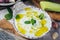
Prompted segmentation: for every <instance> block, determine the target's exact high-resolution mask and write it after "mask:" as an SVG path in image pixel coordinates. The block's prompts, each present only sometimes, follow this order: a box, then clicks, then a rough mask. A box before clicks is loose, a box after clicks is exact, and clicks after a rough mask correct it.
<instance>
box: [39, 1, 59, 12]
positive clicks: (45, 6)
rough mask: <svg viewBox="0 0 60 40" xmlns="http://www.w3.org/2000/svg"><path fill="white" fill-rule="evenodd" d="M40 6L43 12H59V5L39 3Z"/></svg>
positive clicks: (46, 2)
mask: <svg viewBox="0 0 60 40" xmlns="http://www.w3.org/2000/svg"><path fill="white" fill-rule="evenodd" d="M40 5H41V8H42V9H43V10H47V11H55V12H60V4H57V3H53V2H48V1H41V2H40Z"/></svg>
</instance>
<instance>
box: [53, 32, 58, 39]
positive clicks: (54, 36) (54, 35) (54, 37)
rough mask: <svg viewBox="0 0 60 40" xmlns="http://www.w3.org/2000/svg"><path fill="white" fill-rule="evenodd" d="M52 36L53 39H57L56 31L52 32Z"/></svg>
mask: <svg viewBox="0 0 60 40" xmlns="http://www.w3.org/2000/svg"><path fill="white" fill-rule="evenodd" d="M52 38H53V39H54V40H55V39H57V38H58V33H57V32H54V33H53V34H52Z"/></svg>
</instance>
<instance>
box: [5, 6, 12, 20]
mask: <svg viewBox="0 0 60 40" xmlns="http://www.w3.org/2000/svg"><path fill="white" fill-rule="evenodd" d="M7 10H8V12H9V13H8V14H6V15H5V18H6V19H7V20H10V19H12V18H13V11H12V9H11V8H10V7H7Z"/></svg>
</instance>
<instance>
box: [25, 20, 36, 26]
mask: <svg viewBox="0 0 60 40" xmlns="http://www.w3.org/2000/svg"><path fill="white" fill-rule="evenodd" d="M24 23H25V24H30V23H31V24H32V25H34V24H35V23H36V20H34V19H31V20H30V21H25V22H24Z"/></svg>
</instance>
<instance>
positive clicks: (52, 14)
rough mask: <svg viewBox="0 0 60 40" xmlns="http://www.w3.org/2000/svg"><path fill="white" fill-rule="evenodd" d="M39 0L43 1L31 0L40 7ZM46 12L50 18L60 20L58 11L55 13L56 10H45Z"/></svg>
mask: <svg viewBox="0 0 60 40" xmlns="http://www.w3.org/2000/svg"><path fill="white" fill-rule="evenodd" d="M40 1H43V0H32V2H33V3H34V5H35V6H37V7H38V8H41V7H40V4H39V3H40ZM47 13H48V14H49V15H50V17H51V18H52V19H54V20H57V21H60V13H56V12H47Z"/></svg>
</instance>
